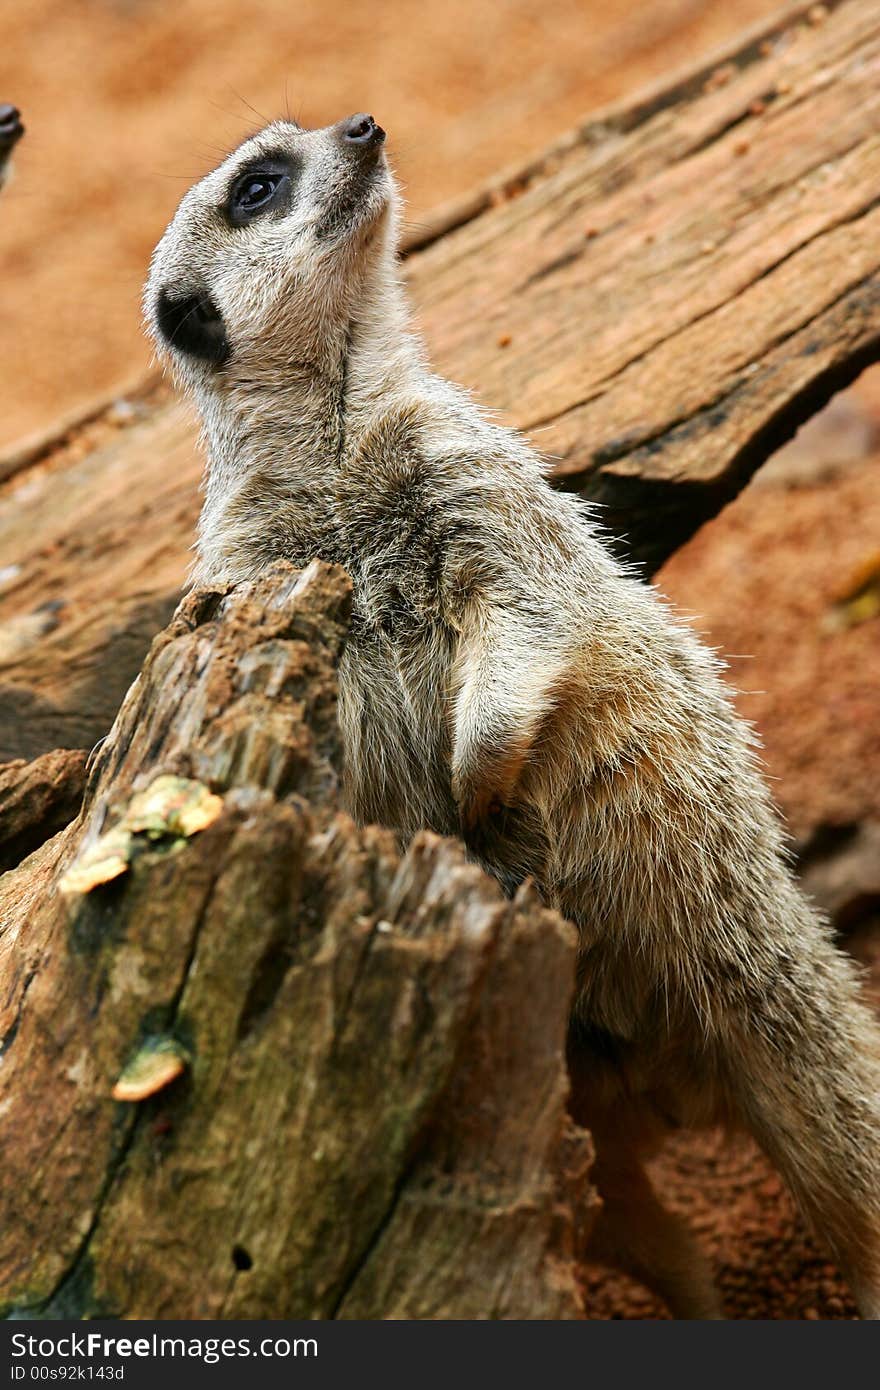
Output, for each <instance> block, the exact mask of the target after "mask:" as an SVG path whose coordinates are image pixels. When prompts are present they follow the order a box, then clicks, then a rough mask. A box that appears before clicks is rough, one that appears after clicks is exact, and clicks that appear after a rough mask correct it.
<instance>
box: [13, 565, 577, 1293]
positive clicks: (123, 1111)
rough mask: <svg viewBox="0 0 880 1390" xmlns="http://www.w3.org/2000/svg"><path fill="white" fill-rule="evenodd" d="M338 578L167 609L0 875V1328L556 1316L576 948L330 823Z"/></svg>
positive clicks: (263, 584)
mask: <svg viewBox="0 0 880 1390" xmlns="http://www.w3.org/2000/svg"><path fill="white" fill-rule="evenodd" d="M349 587H350V586H349V581H348V579H347V577H346V576H345V575H344V573H343V572H342V571H340V570H333V569H331V568H330V567H327V566H323V565H319V564H313V565H312V566H310V567H309V569H307V570H306V571H304V572H303V573H302V574H301V575H299V574H297V573H296V572H295V571H292V570H290V568H289V567H286V566H282V567H280V569H279V570H278V571H276V572H273V573H272V574H270V575H268V576H266V577H265V578H264V579H263V580H261V581H260V582H259V583H257V584H255V585H253V586H250V587H247V588H242V589H240V590H238V591H236V592H234V593H232V594H230V595H223V594H217V593H205V592H201V593H195V594H193V595H191V596H190V597H189V598H188V599H187V600H186V601H185V602H184V603H183V604H182V605H181V607H180V609H179V611H178V613H177V614H176V616H175V618H174V620H173V622H172V624H171V625H170V627H169V628H168V629H167V631H165V632H164V633H162V634H161V636H160V637H159V638H158V639H157V640H156V642H155V643H154V644H153V648H152V651H151V653H150V656H149V659H148V661H147V663H146V665H145V667H144V670H143V672H142V674H141V676H140V677H139V679H138V680H137V682H136V683H135V684H134V686H133V687H132V689H131V691H130V692H129V694H128V696H127V698H126V700H125V702H124V704H123V707H122V709H121V710H120V712H119V716H118V718H117V720H116V723H115V725H114V728H113V730H112V732H111V734H110V736H109V738H108V739H107V741H106V743H105V744H104V745H103V746H102V748H101V750H100V752H99V753H98V755H97V758H96V760H95V763H94V765H93V768H92V772H91V777H90V781H89V786H88V792H87V796H86V800H85V805H84V808H83V811H82V814H81V815H80V817H79V818H78V819H77V820H76V821H75V822H74V823H73V824H72V825H71V826H70V827H68V829H67V830H66V831H64V832H63V833H62V834H60V835H58V836H56V837H55V839H54V840H52V841H49V842H47V843H46V844H45V845H44V846H43V847H42V848H41V849H40V850H39V851H38V852H37V853H36V854H35V855H33V856H32V857H31V858H30V859H28V860H27V861H26V862H25V863H24V864H22V865H21V866H20V867H19V868H18V869H16V870H15V871H13V872H11V873H8V874H6V875H5V876H4V877H3V878H2V879H0V921H2V922H3V924H4V925H3V932H2V935H0V979H2V982H3V985H2V990H0V998H2V1001H3V1002H2V1015H0V1037H2V1044H0V1051H2V1058H3V1066H2V1067H0V1130H2V1139H0V1144H2V1149H3V1154H4V1180H3V1183H2V1185H0V1303H2V1305H3V1306H4V1307H5V1308H6V1310H7V1311H10V1310H17V1311H19V1312H21V1311H25V1310H26V1311H30V1312H31V1313H35V1312H42V1313H49V1314H54V1315H64V1316H75V1317H85V1316H93V1315H107V1314H113V1315H122V1316H127V1317H137V1316H141V1317H163V1316H164V1317H171V1316H173V1317H320V1318H325V1317H334V1316H336V1317H348V1316H351V1317H369V1318H377V1317H388V1316H408V1317H413V1316H415V1317H432V1318H437V1317H442V1318H449V1317H469V1318H470V1317H520V1318H522V1317H543V1318H548V1317H549V1318H570V1317H577V1316H579V1315H580V1312H581V1309H580V1303H579V1298H578V1293H577V1284H576V1281H575V1269H574V1254H575V1249H576V1243H577V1239H578V1232H579V1230H581V1229H582V1227H583V1223H584V1222H585V1221H586V1220H587V1218H588V1216H589V1211H590V1207H589V1197H588V1191H587V1190H586V1187H585V1172H586V1168H587V1164H588V1160H589V1142H588V1139H587V1136H586V1135H584V1134H583V1133H582V1132H578V1131H576V1130H575V1129H574V1127H573V1126H572V1125H571V1124H570V1122H569V1121H568V1120H567V1118H566V1113H565V1099H566V1091H567V1080H566V1074H565V1062H564V1045H565V1032H566V1014H567V1006H568V1001H569V998H570V994H571V989H572V983H573V968H574V932H573V930H572V929H571V928H570V927H569V926H567V925H566V924H565V923H563V922H562V921H561V920H559V919H558V918H557V917H556V916H555V914H553V913H551V912H548V911H547V910H546V909H544V908H543V907H542V906H541V905H540V903H539V902H538V901H537V899H536V897H535V895H534V894H533V893H532V892H531V891H530V890H528V889H526V890H524V891H522V892H521V893H520V894H519V895H518V896H517V898H516V899H515V900H514V901H513V902H509V901H507V900H506V899H505V898H504V897H503V895H502V893H501V891H500V889H499V888H498V886H497V884H495V883H494V881H492V880H490V879H489V878H487V877H486V876H485V875H484V874H483V873H482V872H481V871H480V870H478V869H477V868H476V867H474V866H473V865H470V864H468V863H467V862H466V859H465V856H464V852H463V849H462V847H461V846H459V845H457V844H455V843H453V842H450V841H443V840H441V839H439V838H437V837H436V836H432V835H427V834H426V835H423V836H420V837H418V838H417V839H416V840H415V841H414V842H413V844H412V845H411V846H410V847H409V849H408V851H407V852H406V853H405V854H403V855H401V853H400V852H399V851H398V849H397V847H396V845H395V843H394V839H393V837H392V835H391V834H390V833H389V832H387V831H385V830H380V829H377V828H369V827H368V828H366V829H363V830H359V829H357V828H356V827H355V826H354V824H353V823H352V822H351V821H350V820H349V819H348V818H347V817H346V816H345V815H344V814H342V813H341V811H340V810H339V806H338V765H339V747H338V732H337V724H336V709H335V706H336V682H335V662H336V659H337V657H338V655H339V652H340V649H341V645H342V643H343V641H344V637H345V632H346V625H347V617H348V611H349V598H350V593H349ZM120 1078H122V1080H121V1084H120ZM114 1086H116V1089H115V1094H116V1096H117V1097H118V1096H122V1095H126V1096H130V1097H135V1096H140V1097H142V1099H140V1100H139V1101H135V1100H134V1099H131V1100H121V1099H114ZM153 1092H155V1094H153Z"/></svg>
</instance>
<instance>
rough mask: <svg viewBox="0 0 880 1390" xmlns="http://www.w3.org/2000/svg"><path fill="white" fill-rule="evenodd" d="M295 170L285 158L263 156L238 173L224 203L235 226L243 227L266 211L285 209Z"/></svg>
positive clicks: (288, 200)
mask: <svg viewBox="0 0 880 1390" xmlns="http://www.w3.org/2000/svg"><path fill="white" fill-rule="evenodd" d="M294 173H295V170H294V168H293V166H292V164H291V163H290V161H288V160H281V159H264V160H261V161H260V163H259V164H254V165H252V166H251V167H250V168H249V169H247V170H246V171H245V172H244V173H243V174H239V176H238V178H237V179H236V180H235V182H234V184H233V185H232V188H231V189H230V191H229V197H228V199H227V202H226V213H227V215H228V217H229V220H230V222H231V223H232V225H233V226H234V227H244V226H246V225H247V224H248V223H249V222H253V221H254V219H255V218H257V217H262V216H263V215H264V214H265V213H272V212H276V213H277V212H285V211H286V210H287V208H288V207H289V206H290V198H291V191H292V187H293V175H294Z"/></svg>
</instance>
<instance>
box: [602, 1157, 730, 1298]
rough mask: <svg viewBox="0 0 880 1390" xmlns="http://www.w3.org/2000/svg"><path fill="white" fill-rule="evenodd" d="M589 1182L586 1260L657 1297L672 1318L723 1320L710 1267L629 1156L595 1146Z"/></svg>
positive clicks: (640, 1167) (641, 1168)
mask: <svg viewBox="0 0 880 1390" xmlns="http://www.w3.org/2000/svg"><path fill="white" fill-rule="evenodd" d="M597 1151H598V1153H597V1159H596V1163H595V1167H594V1169H593V1181H594V1182H595V1184H596V1187H597V1188H598V1190H599V1195H600V1196H601V1198H602V1210H601V1211H600V1213H599V1215H598V1217H597V1219H596V1225H595V1227H594V1229H593V1232H592V1235H591V1237H590V1240H589V1243H588V1246H587V1255H588V1256H589V1257H590V1258H591V1259H595V1260H597V1261H598V1262H599V1263H600V1264H607V1265H613V1266H616V1267H617V1268H619V1269H622V1270H623V1271H624V1272H625V1273H626V1274H631V1275H632V1276H633V1277H634V1278H635V1279H638V1280H639V1281H640V1283H643V1284H645V1285H646V1286H647V1287H648V1288H649V1289H651V1290H652V1292H654V1293H656V1294H659V1296H660V1297H661V1298H662V1299H663V1301H664V1302H665V1303H666V1304H667V1306H668V1308H669V1311H670V1312H671V1313H672V1315H673V1317H675V1318H697V1319H704V1320H706V1319H717V1318H721V1317H723V1316H724V1315H723V1313H722V1311H721V1303H720V1299H719V1297H718V1292H717V1290H716V1288H715V1283H714V1280H713V1277H712V1271H711V1268H710V1266H709V1262H708V1260H707V1258H706V1256H705V1255H704V1253H703V1251H702V1250H701V1249H700V1247H699V1245H698V1243H697V1241H696V1239H695V1238H694V1236H693V1234H692V1233H691V1231H690V1230H689V1229H688V1226H687V1223H686V1222H685V1221H684V1220H682V1218H681V1217H679V1216H677V1215H675V1213H674V1212H671V1211H668V1210H667V1209H666V1208H665V1207H664V1206H663V1204H662V1203H661V1201H660V1199H659V1198H658V1196H657V1194H656V1192H655V1191H654V1188H653V1186H652V1184H651V1180H650V1178H649V1177H648V1174H647V1173H646V1172H645V1169H644V1167H643V1166H642V1164H641V1163H640V1162H639V1160H638V1159H637V1158H635V1157H634V1156H633V1154H631V1153H627V1152H621V1151H620V1150H619V1149H617V1148H616V1147H611V1148H609V1147H607V1146H605V1145H603V1144H601V1142H598V1141H597Z"/></svg>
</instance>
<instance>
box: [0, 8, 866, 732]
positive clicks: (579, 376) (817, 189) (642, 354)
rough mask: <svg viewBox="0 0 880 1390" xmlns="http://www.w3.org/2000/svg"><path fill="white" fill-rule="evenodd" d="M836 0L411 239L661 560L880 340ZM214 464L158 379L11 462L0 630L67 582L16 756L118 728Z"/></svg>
mask: <svg viewBox="0 0 880 1390" xmlns="http://www.w3.org/2000/svg"><path fill="white" fill-rule="evenodd" d="M828 9H829V11H830V13H827V14H825V12H824V11H823V10H822V9H821V7H820V9H818V10H817V9H816V7H809V6H808V5H806V4H805V5H802V6H798V7H795V8H794V9H791V10H789V11H788V12H787V14H786V15H785V16H783V17H782V19H781V20H780V21H779V22H778V23H777V24H775V25H772V26H767V28H766V29H764V30H762V31H761V32H760V33H759V34H754V35H750V36H749V38H748V39H747V40H746V41H744V42H743V43H741V44H740V45H739V46H738V47H735V48H733V49H731V51H730V52H729V53H727V54H725V55H723V56H722V57H719V59H718V60H717V61H716V62H715V63H713V64H712V65H711V66H708V67H707V66H706V65H705V64H703V65H701V66H700V67H699V68H697V69H696V70H695V71H693V72H692V73H689V74H687V75H686V76H685V77H684V78H682V79H679V80H676V81H673V82H670V83H669V84H667V86H666V87H665V88H661V89H658V90H657V91H654V92H652V93H650V94H648V95H647V96H642V97H640V98H638V99H636V100H635V101H634V102H632V103H631V104H630V105H629V106H627V107H623V108H618V109H615V110H612V111H610V112H606V113H604V114H603V115H600V116H599V117H597V118H595V119H593V120H591V121H589V122H588V123H587V124H585V125H584V126H583V127H582V128H580V129H579V130H576V131H573V132H571V133H570V134H569V135H568V136H567V137H566V138H565V139H563V140H561V141H560V142H559V143H558V144H557V145H556V146H555V147H554V148H553V149H552V150H550V151H548V152H547V154H546V155H545V156H544V157H542V158H540V159H537V160H533V161H532V162H531V163H530V164H529V165H528V166H527V167H526V168H523V169H519V170H511V171H509V172H508V173H507V174H505V175H504V176H503V177H500V178H499V179H497V180H495V181H493V183H492V184H490V185H489V186H488V187H487V188H485V189H483V190H480V191H478V193H477V194H475V195H473V196H472V197H470V198H468V199H466V200H464V201H463V202H462V203H460V204H457V205H455V206H454V207H451V208H449V209H447V210H446V211H445V212H442V213H441V214H440V215H438V217H437V218H435V219H432V220H431V221H430V222H429V224H428V226H427V228H425V229H423V230H421V231H419V232H417V233H416V235H415V236H414V237H413V238H412V239H411V254H410V255H409V258H408V275H409V280H410V287H411V291H412V295H413V299H414V303H415V306H416V310H417V317H418V320H419V323H420V326H421V327H422V329H423V330H424V332H425V335H426V337H427V340H428V344H429V347H430V349H431V353H432V355H433V357H434V359H435V361H436V362H437V365H438V367H439V368H440V369H441V370H442V371H444V372H445V373H447V374H448V375H450V376H451V377H453V378H455V379H457V380H459V381H461V382H463V383H464V384H465V385H467V386H469V387H473V388H475V389H476V390H477V391H478V393H479V395H480V396H481V398H482V399H484V400H485V401H486V402H487V403H488V404H489V405H490V406H492V407H495V408H498V409H499V410H500V411H501V412H502V413H503V415H504V416H505V417H506V418H507V419H509V420H510V421H511V422H512V423H514V424H516V425H518V426H520V427H521V428H523V429H525V430H527V431H529V432H530V433H531V435H532V436H533V438H534V440H535V442H536V443H537V444H538V446H539V447H541V448H542V449H544V450H545V451H546V453H547V454H548V455H549V456H551V458H553V459H554V460H555V469H556V477H557V480H558V481H559V484H560V485H561V486H564V487H567V488H571V489H574V490H575V491H577V492H579V493H580V494H582V495H583V496H584V497H587V498H590V499H593V500H596V501H599V502H601V503H602V504H604V506H605V508H606V511H605V520H606V523H607V525H608V527H609V530H610V532H611V534H612V535H613V536H615V537H616V538H617V543H618V545H619V546H620V548H621V549H623V550H625V551H626V552H627V553H629V554H631V555H633V556H634V557H635V558H636V559H638V560H639V561H640V563H641V564H642V565H643V567H644V569H645V571H646V573H647V572H651V571H652V570H654V569H655V568H656V566H657V565H658V564H659V563H660V562H661V561H662V560H663V559H664V558H665V556H667V555H668V554H670V553H671V551H673V550H674V549H675V548H676V547H677V546H678V545H680V544H681V543H682V542H683V541H684V540H686V539H687V537H688V536H690V535H691V534H692V533H693V531H694V530H695V529H696V528H697V527H698V526H699V525H700V524H701V523H702V522H703V521H704V520H706V519H707V518H708V517H710V516H712V515H713V514H714V513H715V512H717V511H718V509H719V508H720V507H721V506H722V505H723V504H724V503H725V502H726V501H727V500H728V499H729V498H730V497H732V496H733V495H734V494H735V493H736V492H737V490H738V489H739V488H741V487H742V486H743V484H744V483H745V482H746V481H747V480H748V478H749V477H750V476H751V475H752V473H753V472H754V470H755V469H756V468H758V467H759V466H760V464H761V463H762V462H763V461H764V460H765V459H766V458H767V456H768V455H769V454H770V453H771V452H772V451H773V450H774V449H775V448H776V447H777V445H778V444H780V443H781V442H782V441H783V440H784V439H785V438H786V437H787V436H788V435H790V434H791V433H792V432H793V431H794V430H795V429H796V428H797V427H798V425H799V424H801V423H802V422H803V421H804V420H805V419H806V418H807V417H808V416H809V415H811V414H812V413H813V412H814V411H816V410H817V409H818V408H819V407H820V406H821V405H822V404H823V403H824V402H825V400H826V399H827V398H828V396H829V395H830V394H831V393H832V392H834V391H836V390H838V389H840V388H841V387H842V386H844V385H846V384H847V383H848V382H849V381H850V380H852V378H853V377H854V376H855V375H856V374H857V373H858V372H859V371H861V370H862V368H863V367H864V366H866V365H867V364H868V363H869V362H872V361H875V360H877V358H878V356H880V278H878V277H880V236H878V229H880V210H878V208H877V202H876V197H877V195H876V189H877V184H878V176H880V153H878V146H877V138H876V131H877V123H878V118H880V86H878V83H877V81H876V65H877V62H878V54H880V13H878V10H877V6H876V5H874V4H872V3H871V2H870V0H844V3H842V4H839V5H836V6H834V5H832V6H829V7H828ZM808 15H809V16H810V18H809V20H808V18H807V16H808ZM823 15H824V18H823ZM817 21H818V22H817ZM199 471H200V462H199V459H198V456H197V453H196V450H195V448H194V444H193V426H192V422H191V420H190V419H189V417H188V416H187V415H185V414H184V413H183V412H182V411H180V409H179V408H178V407H177V406H176V405H173V404H169V401H168V393H167V392H166V391H164V390H163V389H162V388H160V387H157V386H156V385H155V383H145V384H144V385H143V387H142V388H140V389H139V390H138V391H135V392H134V393H133V394H132V396H131V398H130V400H129V401H128V402H127V403H122V404H120V403H118V402H117V403H114V404H112V405H108V407H107V408H106V409H104V410H103V411H102V410H101V409H100V408H99V407H98V406H95V407H94V408H93V409H92V410H90V412H89V415H88V419H87V421H86V422H85V423H84V424H83V425H82V426H81V427H77V426H74V425H71V424H70V422H66V423H65V425H64V428H63V430H61V431H60V438H59V437H58V435H57V434H56V436H52V435H51V434H50V435H49V436H47V438H46V439H44V440H42V441H31V442H30V443H29V444H28V445H27V446H26V447H23V448H19V449H17V450H15V451H13V452H12V453H11V454H9V455H8V456H7V457H6V459H5V460H0V477H3V476H7V479H8V480H7V482H6V485H5V490H4V496H3V503H4V505H3V509H2V512H0V554H2V555H3V565H4V566H7V567H11V570H12V572H13V574H12V578H10V577H9V569H7V570H6V571H5V575H6V577H5V580H4V581H3V582H4V583H5V588H4V589H3V591H2V592H0V648H2V624H4V623H9V622H11V621H13V620H14V619H17V618H20V617H23V616H25V617H26V616H27V615H30V614H33V613H34V612H35V611H36V610H38V609H39V608H40V606H41V605H42V604H44V603H46V602H47V601H51V600H57V599H59V598H63V599H64V601H65V607H64V608H63V609H62V610H61V611H60V614H59V621H58V623H57V625H56V627H55V629H54V630H53V631H52V632H51V633H50V634H48V635H45V636H42V637H35V638H34V640H33V643H32V644H31V646H29V647H25V648H20V649H19V650H18V652H17V654H16V655H15V656H14V657H11V658H10V659H9V660H7V661H6V663H5V664H4V665H3V666H2V668H0V757H16V756H23V755H24V756H28V757H33V756H36V754H37V753H39V752H43V751H47V750H48V749H50V748H52V747H54V746H57V745H61V744H67V745H68V746H70V745H71V744H72V743H74V742H79V743H81V744H82V746H88V745H90V744H91V743H93V742H95V741H96V740H97V739H98V738H100V737H101V735H102V734H104V733H105V732H106V730H107V728H108V727H109V723H110V721H111V718H112V715H113V713H114V712H115V709H116V708H117V707H118V703H119V701H120V700H121V698H122V695H123V694H124V692H125V689H126V688H127V684H128V681H129V680H130V679H131V675H132V673H133V668H134V669H136V667H137V665H138V662H139V661H140V659H141V658H142V656H143V654H144V652H145V650H146V646H147V644H148V641H149V637H150V635H151V634H152V632H155V631H157V630H158V629H159V628H160V627H161V626H162V623H163V622H164V621H165V620H166V618H167V612H168V608H169V605H170V604H171V603H172V602H173V601H174V597H175V596H176V595H177V594H179V591H180V586H181V584H182V582H183V579H184V573H185V568H186V561H187V552H188V547H189V545H190V543H191V538H192V535H193V528H194V524H195V518H196V512H197V508H198V497H197V479H198V475H199ZM129 639H130V641H129ZM125 642H128V646H127V647H125V651H126V659H125V663H120V660H119V655H118V654H119V644H120V643H125ZM35 712H38V713H39V719H38V720H35V719H33V718H32V716H33V715H34V713H35Z"/></svg>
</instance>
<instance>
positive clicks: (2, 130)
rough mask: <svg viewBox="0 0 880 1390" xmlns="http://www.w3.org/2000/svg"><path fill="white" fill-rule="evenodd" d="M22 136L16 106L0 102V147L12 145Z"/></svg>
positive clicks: (22, 130)
mask: <svg viewBox="0 0 880 1390" xmlns="http://www.w3.org/2000/svg"><path fill="white" fill-rule="evenodd" d="M22 135H24V126H23V125H22V123H21V113H20V112H19V110H18V107H17V106H10V105H9V104H8V103H7V102H0V146H3V145H14V144H15V142H16V140H20V139H21V137H22Z"/></svg>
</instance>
